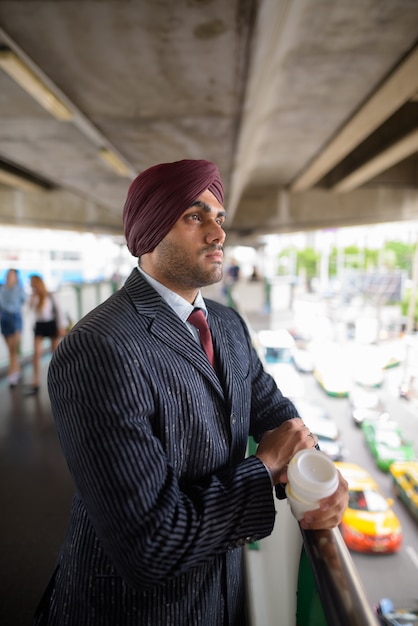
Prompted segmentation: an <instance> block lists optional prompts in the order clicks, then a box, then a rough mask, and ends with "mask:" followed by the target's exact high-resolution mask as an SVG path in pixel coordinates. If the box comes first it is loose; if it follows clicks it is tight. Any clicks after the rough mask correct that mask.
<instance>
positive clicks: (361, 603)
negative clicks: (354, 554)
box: [298, 528, 379, 626]
mask: <svg viewBox="0 0 418 626" xmlns="http://www.w3.org/2000/svg"><path fill="white" fill-rule="evenodd" d="M301 533H302V538H303V545H304V549H305V552H306V555H307V557H308V560H309V563H310V565H311V568H312V573H313V577H314V581H315V585H316V588H317V591H318V594H319V598H320V600H321V604H322V608H323V611H324V614H325V618H326V622H325V623H326V624H327V625H328V626H376V625H377V624H379V621H378V618H377V617H376V616H375V615H374V613H373V611H372V609H371V608H370V606H369V604H368V601H367V598H366V594H365V591H364V588H363V584H362V582H361V579H360V577H359V575H358V573H357V570H356V568H355V565H354V563H353V561H352V559H351V556H350V553H349V551H348V548H347V546H346V545H345V543H344V540H343V538H342V536H341V533H340V531H339V530H338V528H334V529H333V530H302V529H301ZM298 624H300V625H301V626H303V622H299V621H298Z"/></svg>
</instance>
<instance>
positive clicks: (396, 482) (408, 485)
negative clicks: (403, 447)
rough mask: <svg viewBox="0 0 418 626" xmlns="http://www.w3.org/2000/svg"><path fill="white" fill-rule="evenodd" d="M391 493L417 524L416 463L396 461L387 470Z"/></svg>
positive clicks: (417, 490)
mask: <svg viewBox="0 0 418 626" xmlns="http://www.w3.org/2000/svg"><path fill="white" fill-rule="evenodd" d="M389 471H390V474H391V477H392V482H393V491H394V493H395V495H396V496H397V497H398V498H399V500H401V501H402V502H403V503H404V505H405V506H406V508H407V509H408V510H409V511H410V513H411V514H412V516H413V517H414V518H415V520H416V521H417V522H418V461H403V462H402V461H398V462H395V463H392V465H391V466H390V468H389Z"/></svg>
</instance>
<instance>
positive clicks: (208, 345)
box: [187, 309, 215, 368]
mask: <svg viewBox="0 0 418 626" xmlns="http://www.w3.org/2000/svg"><path fill="white" fill-rule="evenodd" d="M187 321H188V322H190V324H193V326H195V327H196V328H197V330H198V331H199V337H200V343H201V344H202V348H203V349H204V351H205V352H206V356H207V357H208V359H209V363H210V364H211V365H212V367H213V368H215V355H214V353H213V344H212V335H211V334H210V330H209V326H208V323H207V321H206V317H205V314H204V313H203V311H202V309H194V310H193V312H192V313H191V314H190V315H189V317H188V318H187Z"/></svg>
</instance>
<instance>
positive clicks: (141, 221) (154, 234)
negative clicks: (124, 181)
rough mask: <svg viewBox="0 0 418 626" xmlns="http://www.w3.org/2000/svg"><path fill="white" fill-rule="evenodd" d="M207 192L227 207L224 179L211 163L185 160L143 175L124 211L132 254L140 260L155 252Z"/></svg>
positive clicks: (152, 168)
mask: <svg viewBox="0 0 418 626" xmlns="http://www.w3.org/2000/svg"><path fill="white" fill-rule="evenodd" d="M206 189H209V191H211V192H212V193H213V195H214V196H215V198H216V199H217V200H218V202H220V204H222V205H223V201H224V192H223V185H222V181H221V176H220V174H219V170H218V168H217V166H216V165H215V164H214V163H212V162H211V161H205V160H192V159H183V160H182V161H174V162H173V163H161V164H160V165H154V166H153V167H150V168H149V169H147V170H145V171H144V172H142V173H141V174H139V175H138V176H137V177H136V178H135V179H134V180H133V181H132V183H131V185H130V187H129V190H128V195H127V198H126V202H125V206H124V208H123V228H124V232H125V238H126V243H127V245H128V248H129V251H130V253H131V254H132V255H133V256H136V257H140V256H141V255H143V254H146V253H147V252H152V250H154V248H155V247H156V246H157V245H158V244H159V243H160V241H162V240H163V239H164V237H165V236H166V235H167V233H168V232H169V231H170V230H171V228H172V227H173V226H174V224H175V223H176V222H177V220H178V219H179V218H180V216H181V215H182V214H183V213H184V211H186V210H187V209H188V208H189V207H190V206H192V204H193V203H194V202H195V201H196V200H197V198H198V197H199V196H200V195H201V194H202V193H203V192H204V191H206Z"/></svg>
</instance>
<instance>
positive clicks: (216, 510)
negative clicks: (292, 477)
mask: <svg viewBox="0 0 418 626" xmlns="http://www.w3.org/2000/svg"><path fill="white" fill-rule="evenodd" d="M126 345H127V344H126ZM163 383H164V381H163ZM48 385H49V392H50V398H51V404H52V407H53V412H54V416H55V419H56V423H57V429H58V435H59V438H60V442H61V446H62V449H63V452H64V455H65V457H66V459H67V462H68V465H69V469H70V471H71V474H72V476H73V479H74V481H75V484H76V488H77V491H78V492H79V494H80V497H81V498H82V501H83V503H84V506H85V508H86V511H87V514H88V517H89V519H90V521H91V523H92V525H93V527H94V530H95V532H96V534H97V536H98V537H99V539H100V541H101V543H102V545H103V546H104V549H105V551H106V553H107V554H108V556H109V558H110V559H111V561H112V562H113V564H114V566H115V568H116V570H117V571H118V572H119V574H120V575H121V576H122V577H123V578H124V579H125V580H126V581H127V582H128V583H129V584H131V585H132V586H133V587H135V588H148V587H152V586H153V585H155V584H158V583H161V582H162V581H164V580H166V579H167V578H168V577H171V576H174V575H178V574H180V573H182V572H185V571H187V570H189V569H190V568H193V567H195V566H197V565H199V564H200V563H202V562H203V561H204V560H206V559H208V558H212V557H215V556H216V555H219V554H220V553H222V552H225V551H227V550H231V549H235V548H236V547H238V546H242V545H243V544H245V543H249V542H252V541H254V540H256V539H259V538H262V537H264V536H267V535H268V534H270V533H271V531H272V528H273V525H274V518H275V510H274V499H273V493H272V489H271V483H270V478H269V476H268V473H267V471H266V469H265V467H264V465H263V464H262V463H261V462H260V461H259V460H258V459H257V458H256V457H250V458H248V459H245V460H243V461H242V462H240V463H238V464H237V465H235V466H233V467H226V468H225V467H224V468H222V469H221V470H220V471H217V472H215V473H210V472H209V473H208V475H207V476H206V477H204V478H202V479H200V480H196V481H195V482H193V481H192V482H190V481H189V482H187V484H185V485H183V484H182V485H180V484H179V481H178V479H177V476H176V472H175V470H174V468H173V467H172V466H171V465H170V463H169V462H168V459H167V456H166V454H165V452H164V449H163V447H162V445H161V441H160V440H159V439H158V437H156V436H155V435H154V432H153V421H154V420H155V419H156V415H158V412H161V411H164V406H163V404H161V398H158V397H157V395H156V393H155V388H153V385H152V381H151V380H149V378H147V376H145V375H144V372H143V370H142V369H141V364H140V363H138V361H137V360H136V359H135V358H134V357H133V356H132V354H130V353H129V348H128V347H126V346H125V347H124V348H122V347H121V346H120V345H119V344H118V345H116V344H115V343H114V342H113V341H112V339H111V338H109V337H108V336H105V335H99V334H96V333H95V334H92V333H89V332H80V331H78V330H77V329H76V331H75V332H74V331H73V332H72V333H71V334H70V335H67V337H66V338H65V339H64V340H63V342H62V343H61V344H60V346H59V347H58V349H57V350H56V351H55V353H54V355H53V359H52V361H51V364H50V367H49V374H48ZM185 393H187V384H186V385H185ZM179 401H180V398H179ZM168 424H169V422H168ZM168 428H169V426H168ZM179 436H181V433H180V434H179ZM202 458H204V450H202Z"/></svg>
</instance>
